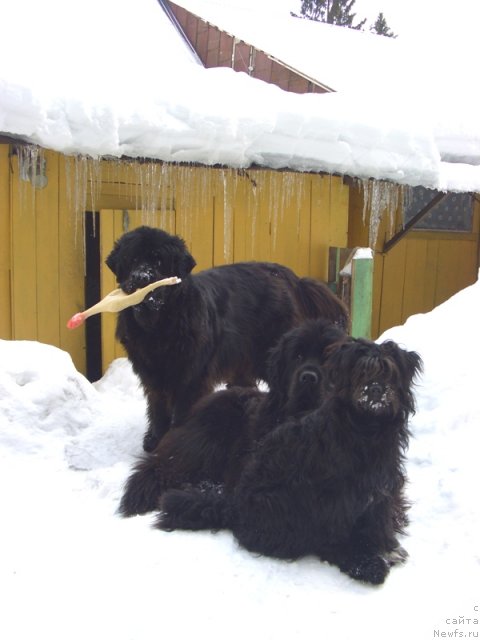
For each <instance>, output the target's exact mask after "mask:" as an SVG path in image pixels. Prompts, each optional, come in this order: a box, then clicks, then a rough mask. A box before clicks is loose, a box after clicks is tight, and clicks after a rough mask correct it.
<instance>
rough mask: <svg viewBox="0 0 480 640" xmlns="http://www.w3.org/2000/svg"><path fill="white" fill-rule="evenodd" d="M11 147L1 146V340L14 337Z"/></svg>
mask: <svg viewBox="0 0 480 640" xmlns="http://www.w3.org/2000/svg"><path fill="white" fill-rule="evenodd" d="M10 263H11V249H10V162H9V146H8V145H6V144H0V338H11V337H12V317H11V290H10Z"/></svg>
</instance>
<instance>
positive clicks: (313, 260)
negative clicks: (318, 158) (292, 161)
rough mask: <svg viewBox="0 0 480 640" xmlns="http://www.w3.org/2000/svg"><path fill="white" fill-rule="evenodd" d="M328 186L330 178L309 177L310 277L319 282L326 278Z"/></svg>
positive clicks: (328, 218)
mask: <svg viewBox="0 0 480 640" xmlns="http://www.w3.org/2000/svg"><path fill="white" fill-rule="evenodd" d="M330 184H331V177H330V176H316V175H312V176H311V188H312V195H311V203H312V204H311V207H312V208H311V225H310V228H311V244H310V276H312V277H313V278H320V279H321V280H326V279H327V278H328V241H327V238H328V237H329V221H330V207H331V203H330ZM335 246H339V245H335Z"/></svg>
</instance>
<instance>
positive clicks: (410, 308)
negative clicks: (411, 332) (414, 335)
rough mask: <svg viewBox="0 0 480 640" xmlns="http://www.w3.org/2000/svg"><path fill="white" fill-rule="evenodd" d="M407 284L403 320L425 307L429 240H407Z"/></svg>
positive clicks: (404, 292) (404, 290)
mask: <svg viewBox="0 0 480 640" xmlns="http://www.w3.org/2000/svg"><path fill="white" fill-rule="evenodd" d="M405 251H406V254H405V286H404V289H403V300H402V322H405V320H406V319H407V318H408V317H409V316H411V315H412V314H414V313H417V310H418V309H424V308H425V302H426V301H425V295H426V294H425V286H424V285H425V281H424V275H426V272H427V269H426V263H427V242H426V241H425V240H422V239H420V238H415V237H412V238H409V239H406V241H405Z"/></svg>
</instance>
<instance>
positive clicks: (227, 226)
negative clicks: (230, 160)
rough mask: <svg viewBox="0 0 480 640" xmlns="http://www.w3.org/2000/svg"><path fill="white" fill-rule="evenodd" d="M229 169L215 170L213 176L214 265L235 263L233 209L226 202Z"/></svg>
mask: <svg viewBox="0 0 480 640" xmlns="http://www.w3.org/2000/svg"><path fill="white" fill-rule="evenodd" d="M226 174H227V169H215V170H214V176H213V216H214V220H213V264H214V265H215V266H218V265H221V264H227V263H231V262H233V237H234V228H233V227H234V223H233V215H234V213H233V207H232V203H231V202H230V203H228V202H226V193H227V175H226Z"/></svg>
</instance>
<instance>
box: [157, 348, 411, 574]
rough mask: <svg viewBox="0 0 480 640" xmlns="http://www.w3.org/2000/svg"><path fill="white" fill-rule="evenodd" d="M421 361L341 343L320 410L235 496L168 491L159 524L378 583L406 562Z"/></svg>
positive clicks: (289, 429) (258, 456)
mask: <svg viewBox="0 0 480 640" xmlns="http://www.w3.org/2000/svg"><path fill="white" fill-rule="evenodd" d="M420 370H421V359H420V357H419V355H418V354H417V353H415V352H413V351H410V352H408V351H405V350H403V349H401V348H400V347H398V346H397V345H396V344H395V343H393V342H385V343H383V344H380V345H378V344H375V343H372V342H369V341H366V340H361V339H357V340H355V339H348V340H347V341H346V342H344V344H342V345H340V346H339V347H338V348H337V349H335V350H334V351H333V352H332V353H331V355H330V356H329V358H328V360H327V363H326V364H325V366H324V368H323V374H324V389H325V394H326V395H325V399H324V401H323V403H322V405H321V407H320V408H319V409H317V410H316V411H313V412H310V413H307V414H306V415H304V416H303V417H300V418H298V417H294V418H289V419H287V420H285V422H283V423H282V424H281V425H279V426H278V427H276V428H274V429H273V430H271V431H270V432H269V433H268V434H267V435H266V436H265V437H264V438H263V439H262V440H261V442H260V443H259V445H258V447H257V448H256V449H255V450H254V451H253V452H252V453H251V455H250V456H249V457H248V459H247V460H246V461H245V464H244V467H243V470H242V472H241V474H240V476H239V478H238V481H237V482H236V483H235V485H234V487H233V488H232V489H229V488H228V487H225V486H223V485H213V484H212V485H209V486H202V487H193V488H190V489H185V490H180V489H170V490H169V491H167V492H165V493H164V494H163V497H162V502H161V508H162V513H161V514H160V516H159V520H158V523H157V526H158V527H159V528H161V529H164V530H169V531H171V530H173V529H179V528H180V529H191V530H197V529H221V528H228V529H231V530H232V531H233V533H234V535H235V536H236V538H237V539H238V541H239V542H240V544H242V545H243V546H244V547H246V548H247V549H249V550H250V551H253V552H256V553H260V554H264V555H268V556H274V557H277V558H285V559H295V558H299V557H301V556H305V555H310V554H313V555H316V556H318V557H319V558H321V559H322V560H325V561H328V562H330V563H333V564H335V565H337V566H338V567H339V568H340V569H341V570H342V571H344V572H345V573H347V574H348V575H349V576H351V577H352V578H354V579H356V580H361V581H364V582H367V583H371V584H380V583H382V582H383V581H384V580H385V578H386V576H387V574H388V572H389V569H390V566H391V565H392V564H395V563H396V562H400V561H401V560H403V559H405V557H406V553H405V551H404V550H403V549H402V547H401V546H400V545H399V543H398V541H397V534H398V533H401V532H403V529H404V527H405V525H406V523H407V518H406V510H407V504H406V501H405V498H404V494H403V487H404V483H405V472H404V464H403V462H404V451H405V449H406V447H407V444H408V435H409V433H408V426H407V420H408V417H409V415H410V414H411V413H412V412H413V411H414V397H413V394H412V385H413V380H414V377H415V375H416V374H417V373H418V372H419V371H420Z"/></svg>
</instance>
